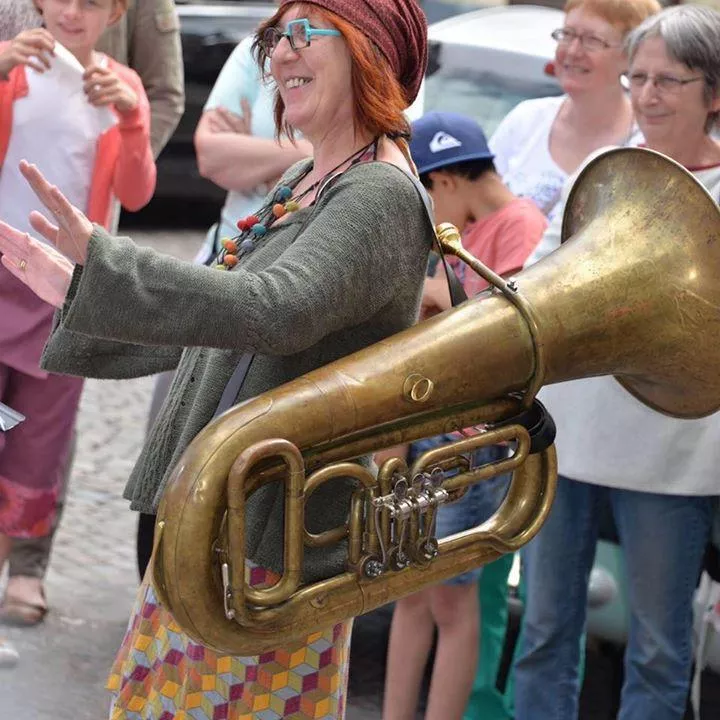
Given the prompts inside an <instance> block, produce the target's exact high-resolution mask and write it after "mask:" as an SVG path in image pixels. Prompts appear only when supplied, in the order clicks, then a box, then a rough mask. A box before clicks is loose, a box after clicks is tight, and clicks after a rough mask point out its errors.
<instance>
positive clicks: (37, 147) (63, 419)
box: [0, 0, 156, 606]
mask: <svg viewBox="0 0 720 720" xmlns="http://www.w3.org/2000/svg"><path fill="white" fill-rule="evenodd" d="M35 4H36V6H37V8H38V10H39V11H40V13H41V14H42V18H43V24H44V27H42V28H36V29H33V30H28V31H25V32H22V33H20V34H19V35H18V36H17V37H15V39H14V40H12V41H10V42H6V43H0V219H2V220H3V221H5V222H8V223H10V224H13V225H16V226H17V227H20V228H23V229H25V230H27V232H33V230H34V229H37V228H38V227H43V226H44V227H47V226H48V225H49V222H48V221H47V220H46V219H45V218H44V217H43V216H42V214H41V212H42V210H43V207H42V206H41V204H40V203H39V201H38V200H37V198H36V197H35V196H34V194H33V193H32V191H31V190H29V188H28V186H27V183H26V182H25V181H24V179H23V178H22V176H21V174H20V171H19V169H18V164H19V162H20V160H21V159H26V160H28V161H29V162H31V163H34V164H36V165H37V166H38V167H39V168H40V169H41V170H42V172H43V173H44V174H45V175H46V176H47V177H49V178H51V181H52V182H53V183H54V184H55V185H56V186H57V187H59V188H60V189H61V190H62V191H63V193H65V194H66V195H67V196H68V197H69V198H70V199H71V202H73V204H74V205H76V206H77V207H78V208H80V209H81V210H82V211H83V212H84V213H86V214H87V216H88V217H89V218H90V219H91V220H92V221H94V222H96V223H98V224H99V225H103V226H104V227H106V228H107V227H108V225H109V223H110V220H111V215H112V207H113V202H112V201H113V198H117V199H118V200H119V201H120V203H121V204H122V205H123V207H125V208H126V209H128V210H139V209H140V208H141V207H143V206H144V205H145V204H147V202H148V201H149V200H150V198H151V197H152V194H153V192H154V190H155V175H156V172H155V163H154V160H153V155H152V151H151V149H150V111H149V105H148V101H147V97H146V95H145V91H144V89H143V86H142V83H141V81H140V78H139V77H138V76H137V75H136V74H135V73H134V72H133V71H132V70H130V69H129V68H127V67H125V66H124V65H121V64H119V63H117V62H115V61H114V60H112V59H111V58H109V57H106V56H105V55H102V54H100V53H98V52H96V51H95V49H94V48H95V45H96V43H97V42H98V40H99V38H100V36H101V35H102V33H103V32H104V30H105V29H106V28H107V27H108V26H109V25H111V24H112V23H114V22H116V21H117V20H119V19H120V18H121V17H122V15H123V13H124V12H125V11H126V9H127V0H35ZM34 234H39V233H34ZM52 319H53V308H52V307H51V306H50V305H47V304H45V303H43V302H42V301H41V300H39V299H38V298H37V297H36V296H35V295H34V294H33V293H32V292H31V291H29V290H27V289H26V288H25V286H24V285H23V284H22V283H20V282H18V281H17V280H16V279H15V278H14V277H12V275H11V274H10V273H9V272H8V271H7V270H6V269H5V268H4V267H0V401H1V402H4V403H6V404H7V405H10V406H11V407H13V408H14V409H15V410H18V411H20V412H21V413H23V414H24V415H25V416H26V417H27V420H26V421H25V422H24V423H22V424H21V425H19V426H17V427H16V428H14V429H13V430H11V431H10V432H8V433H0V570H1V569H2V567H3V564H4V563H5V561H6V559H7V556H8V553H9V550H10V547H11V544H12V538H27V537H37V536H42V535H45V534H47V533H48V532H49V530H50V526H51V522H52V519H53V513H54V507H55V495H56V492H57V488H58V483H59V481H60V475H61V472H62V468H63V466H64V464H65V461H66V458H67V455H68V453H69V450H70V448H69V445H70V441H71V433H72V426H73V423H74V420H75V416H76V414H77V409H78V404H79V399H80V393H81V390H82V380H81V379H79V378H74V377H66V376H60V375H53V374H50V373H47V372H44V371H43V370H41V369H40V365H39V362H40V356H41V353H42V349H43V346H44V344H45V342H46V340H47V338H48V336H49V334H50V330H51V325H52ZM29 580H30V579H29ZM33 596H34V597H35V600H36V602H37V604H38V605H43V606H44V598H43V597H42V586H41V584H40V581H39V580H38V581H37V587H35V588H25V589H24V590H23V598H22V602H25V603H27V602H28V598H33ZM8 600H10V601H12V598H6V603H7V601H8ZM18 601H20V598H18Z"/></svg>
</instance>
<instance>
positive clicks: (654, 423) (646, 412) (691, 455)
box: [526, 153, 720, 495]
mask: <svg viewBox="0 0 720 720" xmlns="http://www.w3.org/2000/svg"><path fill="white" fill-rule="evenodd" d="M596 155H597V153H593V154H592V155H591V156H590V158H588V160H587V161H586V162H589V161H590V159H592V158H593V157H595V156H596ZM578 172H580V171H578ZM693 175H695V177H696V178H697V179H698V180H699V181H700V182H701V183H702V184H703V185H704V186H705V187H706V188H707V190H708V191H709V192H710V194H711V195H712V196H713V197H714V198H715V199H716V201H717V200H718V198H720V166H716V167H712V168H708V169H702V170H698V171H695V172H693ZM573 181H574V176H573V178H572V179H571V180H570V181H568V183H567V185H566V188H565V190H564V191H563V200H562V202H561V205H560V207H559V208H558V212H557V213H556V217H555V219H554V221H553V223H552V224H551V226H550V228H548V230H547V232H546V234H545V236H543V240H542V241H541V243H540V245H539V246H538V248H539V250H536V251H535V253H534V254H533V255H532V256H531V258H530V259H529V260H528V262H527V263H526V267H527V266H528V265H529V264H531V262H535V261H537V260H539V259H540V257H543V256H544V255H546V254H548V253H549V252H552V251H553V250H555V249H557V248H558V247H559V246H560V228H561V224H562V222H561V221H562V210H563V209H564V203H565V198H566V197H567V193H568V192H569V189H570V187H572V183H573ZM538 398H539V399H540V400H541V401H542V402H543V403H544V404H545V405H546V407H547V409H548V410H549V411H550V414H551V415H552V416H553V418H554V420H555V423H556V425H557V438H556V440H555V444H556V448H557V454H558V464H559V472H560V474H561V475H565V476H566V477H570V478H572V479H573V480H580V481H583V482H588V483H593V484H595V485H603V486H606V487H614V488H624V489H628V490H639V491H644V492H655V493H661V494H668V495H720V413H715V414H713V415H710V416H708V417H706V418H700V419H697V420H680V419H677V418H671V417H668V416H666V415H662V414H660V413H658V412H655V411H653V410H650V408H648V407H646V406H645V405H643V404H642V403H641V402H640V401H639V400H637V399H636V398H635V397H633V396H632V395H631V394H630V393H629V392H627V391H626V390H625V389H624V388H623V387H622V386H621V385H620V383H618V382H617V380H615V379H614V378H613V377H612V376H605V377H599V378H589V379H585V380H573V381H571V382H564V383H558V384H556V385H548V386H546V387H544V388H543V389H542V390H541V391H540V393H539V394H538Z"/></svg>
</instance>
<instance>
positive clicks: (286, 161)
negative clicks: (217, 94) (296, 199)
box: [195, 110, 312, 193]
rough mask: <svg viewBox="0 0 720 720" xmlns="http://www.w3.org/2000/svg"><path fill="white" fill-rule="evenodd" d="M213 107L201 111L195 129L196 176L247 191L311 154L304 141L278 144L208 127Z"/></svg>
mask: <svg viewBox="0 0 720 720" xmlns="http://www.w3.org/2000/svg"><path fill="white" fill-rule="evenodd" d="M213 112H214V111H213V110H209V111H206V112H204V113H203V115H202V117H201V118H200V122H199V123H198V126H197V130H196V131H195V152H196V154H197V163H198V170H199V171H200V175H202V176H203V177H204V178H206V179H208V180H211V181H212V182H214V183H215V184H216V185H219V186H220V187H221V188H223V189H224V190H234V191H235V192H244V193H248V192H251V191H253V190H255V189H256V188H257V187H259V186H261V185H263V184H266V183H270V182H274V181H275V180H277V178H278V177H280V176H281V175H282V174H283V173H284V172H285V171H286V170H287V169H288V168H289V167H290V166H292V165H294V164H295V163H296V162H299V161H300V160H304V159H305V158H306V157H309V156H310V155H312V146H311V145H310V143H308V142H307V141H306V140H297V141H296V143H295V144H294V145H293V144H292V143H291V142H290V141H289V140H285V141H283V143H282V144H280V143H279V142H277V141H276V140H272V139H270V138H262V137H256V136H254V135H245V134H242V133H237V132H215V131H214V130H212V129H211V127H210V123H211V117H212V113H213Z"/></svg>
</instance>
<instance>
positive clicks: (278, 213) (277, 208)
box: [273, 203, 287, 218]
mask: <svg viewBox="0 0 720 720" xmlns="http://www.w3.org/2000/svg"><path fill="white" fill-rule="evenodd" d="M286 212H287V211H286V210H285V206H284V205H281V204H280V203H275V204H274V205H273V215H274V216H275V217H276V218H281V217H282V216H283V215H284V214H285V213H286Z"/></svg>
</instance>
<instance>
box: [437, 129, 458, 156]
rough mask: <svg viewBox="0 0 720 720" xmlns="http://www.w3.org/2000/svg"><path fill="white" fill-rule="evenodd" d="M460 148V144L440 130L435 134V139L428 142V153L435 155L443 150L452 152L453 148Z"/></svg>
mask: <svg viewBox="0 0 720 720" xmlns="http://www.w3.org/2000/svg"><path fill="white" fill-rule="evenodd" d="M459 147H462V143H461V142H460V141H459V140H458V139H457V138H456V137H453V136H452V135H449V134H448V133H446V132H444V131H443V130H440V131H439V132H436V133H435V137H433V139H432V140H431V141H430V152H431V153H437V152H442V151H443V150H452V149H453V148H459Z"/></svg>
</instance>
